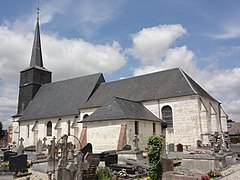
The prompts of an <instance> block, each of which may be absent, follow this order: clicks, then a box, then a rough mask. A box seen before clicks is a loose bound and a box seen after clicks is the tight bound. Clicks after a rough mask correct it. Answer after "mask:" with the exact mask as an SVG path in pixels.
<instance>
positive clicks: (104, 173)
mask: <svg viewBox="0 0 240 180" xmlns="http://www.w3.org/2000/svg"><path fill="white" fill-rule="evenodd" d="M96 179H99V180H110V171H109V169H108V168H106V167H99V169H98V171H97V178H96Z"/></svg>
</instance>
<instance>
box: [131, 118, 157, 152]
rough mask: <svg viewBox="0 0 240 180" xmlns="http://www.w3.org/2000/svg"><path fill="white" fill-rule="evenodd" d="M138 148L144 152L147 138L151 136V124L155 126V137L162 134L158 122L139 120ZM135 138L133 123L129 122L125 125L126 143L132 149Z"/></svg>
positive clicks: (132, 121)
mask: <svg viewBox="0 0 240 180" xmlns="http://www.w3.org/2000/svg"><path fill="white" fill-rule="evenodd" d="M138 122H139V135H138V138H139V148H140V149H141V150H145V149H146V148H147V141H148V137H149V136H151V135H153V123H155V126H156V132H155V134H156V135H161V134H162V126H161V123H160V122H153V121H144V120H139V121H138ZM134 136H135V121H134V120H129V121H128V123H127V143H128V144H129V145H131V146H132V147H134V143H133V139H134Z"/></svg>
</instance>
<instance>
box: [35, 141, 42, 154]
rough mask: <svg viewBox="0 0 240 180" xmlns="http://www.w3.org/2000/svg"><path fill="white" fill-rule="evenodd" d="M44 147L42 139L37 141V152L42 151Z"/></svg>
mask: <svg viewBox="0 0 240 180" xmlns="http://www.w3.org/2000/svg"><path fill="white" fill-rule="evenodd" d="M42 148H43V143H42V141H41V140H40V139H39V140H38V142H37V146H36V152H37V153H41V152H42Z"/></svg>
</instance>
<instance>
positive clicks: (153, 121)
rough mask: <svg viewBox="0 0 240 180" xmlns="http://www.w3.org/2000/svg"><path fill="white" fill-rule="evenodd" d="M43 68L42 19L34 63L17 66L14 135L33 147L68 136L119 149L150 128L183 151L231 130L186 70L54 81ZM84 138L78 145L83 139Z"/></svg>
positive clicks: (143, 141)
mask: <svg viewBox="0 0 240 180" xmlns="http://www.w3.org/2000/svg"><path fill="white" fill-rule="evenodd" d="M51 75H52V73H51V72H50V71H49V70H47V69H46V68H45V67H44V66H43V58H42V51H41V40H40V28H39V19H37V23H36V29H35V36H34V42H33V48H32V55H31V61H30V66H29V67H27V68H26V69H24V70H22V71H21V72H20V86H19V99H18V109H17V114H16V115H15V116H13V122H12V126H13V141H15V142H17V143H19V139H20V138H23V139H24V141H23V145H24V146H25V147H26V146H31V145H36V144H37V141H38V140H39V139H40V140H42V139H43V138H46V139H47V143H50V141H51V140H52V138H53V137H55V138H56V139H57V140H59V139H60V138H61V137H62V136H63V135H64V134H67V135H69V140H70V141H72V142H74V143H75V144H76V145H77V146H78V147H80V148H81V147H83V146H84V145H85V144H86V143H91V144H92V145H93V151H94V152H102V151H107V150H121V149H122V147H123V146H124V145H125V144H129V145H133V139H134V138H135V136H136V135H137V137H138V138H139V147H140V149H142V150H144V149H145V148H146V146H147V139H148V137H149V136H150V135H152V134H158V135H164V136H165V139H166V144H167V145H168V144H174V147H175V149H176V145H177V144H182V145H183V147H184V150H187V149H193V148H196V147H197V146H198V143H199V142H201V143H202V144H203V145H210V136H211V134H213V133H215V132H218V133H219V134H221V135H223V134H224V133H225V132H226V131H227V115H226V113H225V112H224V110H223V108H222V107H221V104H220V102H218V101H217V100H216V99H214V98H213V97H212V96H211V95H209V94H208V93H207V92H206V91H205V90H204V89H203V88H201V87H200V86H199V85H198V84H197V83H196V82H195V81H194V80H193V79H192V78H191V77H189V76H188V75H187V74H186V73H185V72H184V71H183V70H182V69H180V68H174V69H169V70H165V71H159V72H155V73H151V74H146V75H141V76H136V77H130V78H126V79H121V80H117V81H112V82H105V79H104V76H103V74H101V73H96V74H90V75H86V76H82V77H78V78H74V79H68V80H64V81H58V82H51V81H52V80H51V78H52V77H51ZM79 142H80V143H79Z"/></svg>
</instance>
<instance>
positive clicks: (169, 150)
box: [168, 143, 174, 152]
mask: <svg viewBox="0 0 240 180" xmlns="http://www.w3.org/2000/svg"><path fill="white" fill-rule="evenodd" d="M168 152H174V144H173V143H171V144H169V145H168Z"/></svg>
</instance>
